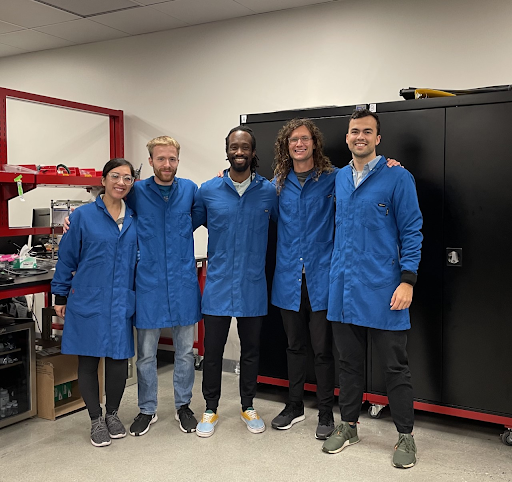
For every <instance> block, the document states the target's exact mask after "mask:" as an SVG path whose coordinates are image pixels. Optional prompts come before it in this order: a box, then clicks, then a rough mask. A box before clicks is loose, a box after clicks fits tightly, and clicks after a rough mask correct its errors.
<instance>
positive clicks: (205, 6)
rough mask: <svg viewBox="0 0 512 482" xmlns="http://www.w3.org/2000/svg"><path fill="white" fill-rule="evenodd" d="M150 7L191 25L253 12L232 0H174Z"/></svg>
mask: <svg viewBox="0 0 512 482" xmlns="http://www.w3.org/2000/svg"><path fill="white" fill-rule="evenodd" d="M151 8H154V9H155V10H158V11H160V12H163V13H167V14H168V15H172V16H173V17H176V18H179V19H180V20H183V21H184V22H187V23H189V24H191V25H194V24H199V23H205V22H216V21H218V20H225V19H228V18H235V17H243V16H245V15H253V14H254V11H253V10H250V9H249V8H247V7H244V6H243V5H240V4H239V3H237V2H235V1H233V0H215V2H212V1H211V0H174V1H172V2H165V3H158V4H155V5H151Z"/></svg>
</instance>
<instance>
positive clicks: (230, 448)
mask: <svg viewBox="0 0 512 482" xmlns="http://www.w3.org/2000/svg"><path fill="white" fill-rule="evenodd" d="M159 382H160V392H159V397H160V400H159V401H160V408H159V410H158V422H157V423H156V424H154V425H152V427H151V429H150V431H149V432H148V433H147V434H146V435H144V436H142V437H137V438H135V437H132V436H130V435H127V436H126V438H124V439H120V440H113V441H112V445H110V446H109V447H104V448H95V447H93V446H92V445H91V443H90V442H89V429H90V423H89V418H88V415H87V412H86V411H85V410H81V411H79V412H76V413H73V414H70V415H67V416H64V417H62V418H60V419H58V420H57V421H55V422H51V421H47V420H42V419H39V418H34V419H30V420H26V421H23V422H20V423H18V424H15V425H12V426H10V427H6V428H4V429H1V430H0V481H2V482H17V481H23V482H29V481H41V480H48V481H52V482H53V481H66V482H72V481H91V482H93V481H101V482H105V481H118V480H122V481H127V482H128V481H147V482H151V481H165V480H174V481H180V482H181V481H201V482H210V481H211V482H214V481H222V482H231V481H237V482H238V481H259V480H267V481H269V482H270V481H285V480H287V481H288V480H289V481H293V482H300V481H307V482H312V481H318V480H323V481H326V480H339V481H343V482H345V481H346V482H350V481H360V482H361V481H362V482H366V481H368V482H369V481H372V482H375V481H378V482H386V481H402V480H410V481H414V482H422V481H428V482H432V481H435V482H442V481H449V482H459V481H460V482H482V481H512V447H509V446H505V445H504V444H502V443H501V441H500V440H499V434H500V433H501V432H502V431H503V430H502V427H499V426H496V425H491V424H485V423H481V422H473V421H467V420H462V419H456V418H450V417H444V416H439V415H434V414H428V413H425V412H418V413H417V418H416V426H415V438H416V444H417V446H418V463H417V465H416V466H415V467H413V468H411V469H408V470H399V469H395V468H393V467H392V465H391V454H392V448H393V445H394V443H395V442H396V439H397V435H396V431H395V428H394V425H393V423H392V421H391V418H390V416H389V412H388V411H387V410H386V411H385V412H383V416H382V418H381V419H378V420H375V419H371V418H369V417H368V415H367V414H366V411H365V410H364V411H363V415H362V417H361V419H360V425H359V435H360V438H361V443H359V444H357V445H354V446H352V447H347V448H346V449H345V450H343V452H341V453H340V454H337V455H328V454H324V453H323V452H322V451H321V446H322V443H321V442H320V441H318V440H315V438H314V432H315V428H316V424H317V412H316V410H315V408H314V407H315V398H314V395H313V394H308V395H307V399H306V401H305V404H306V420H305V421H304V422H301V423H299V424H297V425H295V426H294V427H293V428H292V429H291V430H286V431H277V430H272V429H271V428H269V426H270V421H271V419H272V418H273V417H274V416H275V415H277V413H279V411H280V410H281V409H282V408H283V403H284V402H285V400H286V390H285V389H282V388H277V387H270V386H261V387H260V388H259V391H258V396H257V398H256V400H255V407H256V409H257V410H258V412H259V414H260V415H261V416H262V417H263V419H264V420H265V422H266V423H267V430H266V431H265V432H264V433H262V434H256V435H255V434H251V433H250V432H248V431H247V429H246V428H245V425H244V423H243V422H242V421H241V420H240V417H239V409H240V406H239V396H238V377H237V376H236V375H235V374H232V373H225V374H224V376H223V386H222V389H223V396H222V399H221V404H220V407H219V416H220V421H219V423H218V425H217V427H216V430H215V434H214V435H213V436H212V437H210V438H208V439H201V438H199V437H197V436H196V435H195V434H184V433H182V432H181V431H180V429H179V427H178V423H177V422H176V421H175V420H174V413H175V412H174V408H173V407H174V403H173V396H172V365H165V366H163V367H161V368H159ZM191 408H192V409H193V410H194V411H195V412H196V415H197V416H198V418H199V417H200V415H201V413H202V411H203V409H204V406H203V399H202V396H201V372H197V375H196V383H195V386H194V397H193V400H192V404H191ZM137 413H138V409H137V388H136V386H131V387H128V388H127V389H126V392H125V396H124V398H123V402H122V405H121V410H120V417H121V420H122V421H123V422H124V423H125V425H126V427H127V428H128V427H129V425H130V423H131V421H132V419H133V417H135V415H137ZM335 420H336V421H338V420H339V414H337V413H336V415H335Z"/></svg>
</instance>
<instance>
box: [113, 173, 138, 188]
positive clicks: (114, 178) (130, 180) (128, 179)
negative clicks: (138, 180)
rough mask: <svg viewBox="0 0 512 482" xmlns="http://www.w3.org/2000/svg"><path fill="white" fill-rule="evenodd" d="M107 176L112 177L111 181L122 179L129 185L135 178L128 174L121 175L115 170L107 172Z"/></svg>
mask: <svg viewBox="0 0 512 482" xmlns="http://www.w3.org/2000/svg"><path fill="white" fill-rule="evenodd" d="M108 177H110V179H112V181H113V182H119V180H120V179H122V180H123V182H124V183H125V184H127V185H128V186H131V185H132V184H133V181H134V180H135V179H134V178H133V177H132V176H129V175H128V174H126V175H124V176H121V174H118V173H117V172H109V173H108Z"/></svg>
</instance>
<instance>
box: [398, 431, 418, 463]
mask: <svg viewBox="0 0 512 482" xmlns="http://www.w3.org/2000/svg"><path fill="white" fill-rule="evenodd" d="M415 464H416V443H415V442H414V437H413V436H412V435H411V434H410V433H399V434H398V442H397V443H396V445H395V453H394V454H393V467H398V468H399V469H409V468H410V467H414V465H415Z"/></svg>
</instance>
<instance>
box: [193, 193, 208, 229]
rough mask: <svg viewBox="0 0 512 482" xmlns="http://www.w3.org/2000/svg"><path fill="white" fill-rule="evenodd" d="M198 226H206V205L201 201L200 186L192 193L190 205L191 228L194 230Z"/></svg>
mask: <svg viewBox="0 0 512 482" xmlns="http://www.w3.org/2000/svg"><path fill="white" fill-rule="evenodd" d="M199 226H206V206H205V204H204V201H203V196H202V191H201V188H199V189H197V187H196V192H195V194H194V204H193V205H192V228H193V230H194V231H195V230H196V229H197V228H198V227H199Z"/></svg>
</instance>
